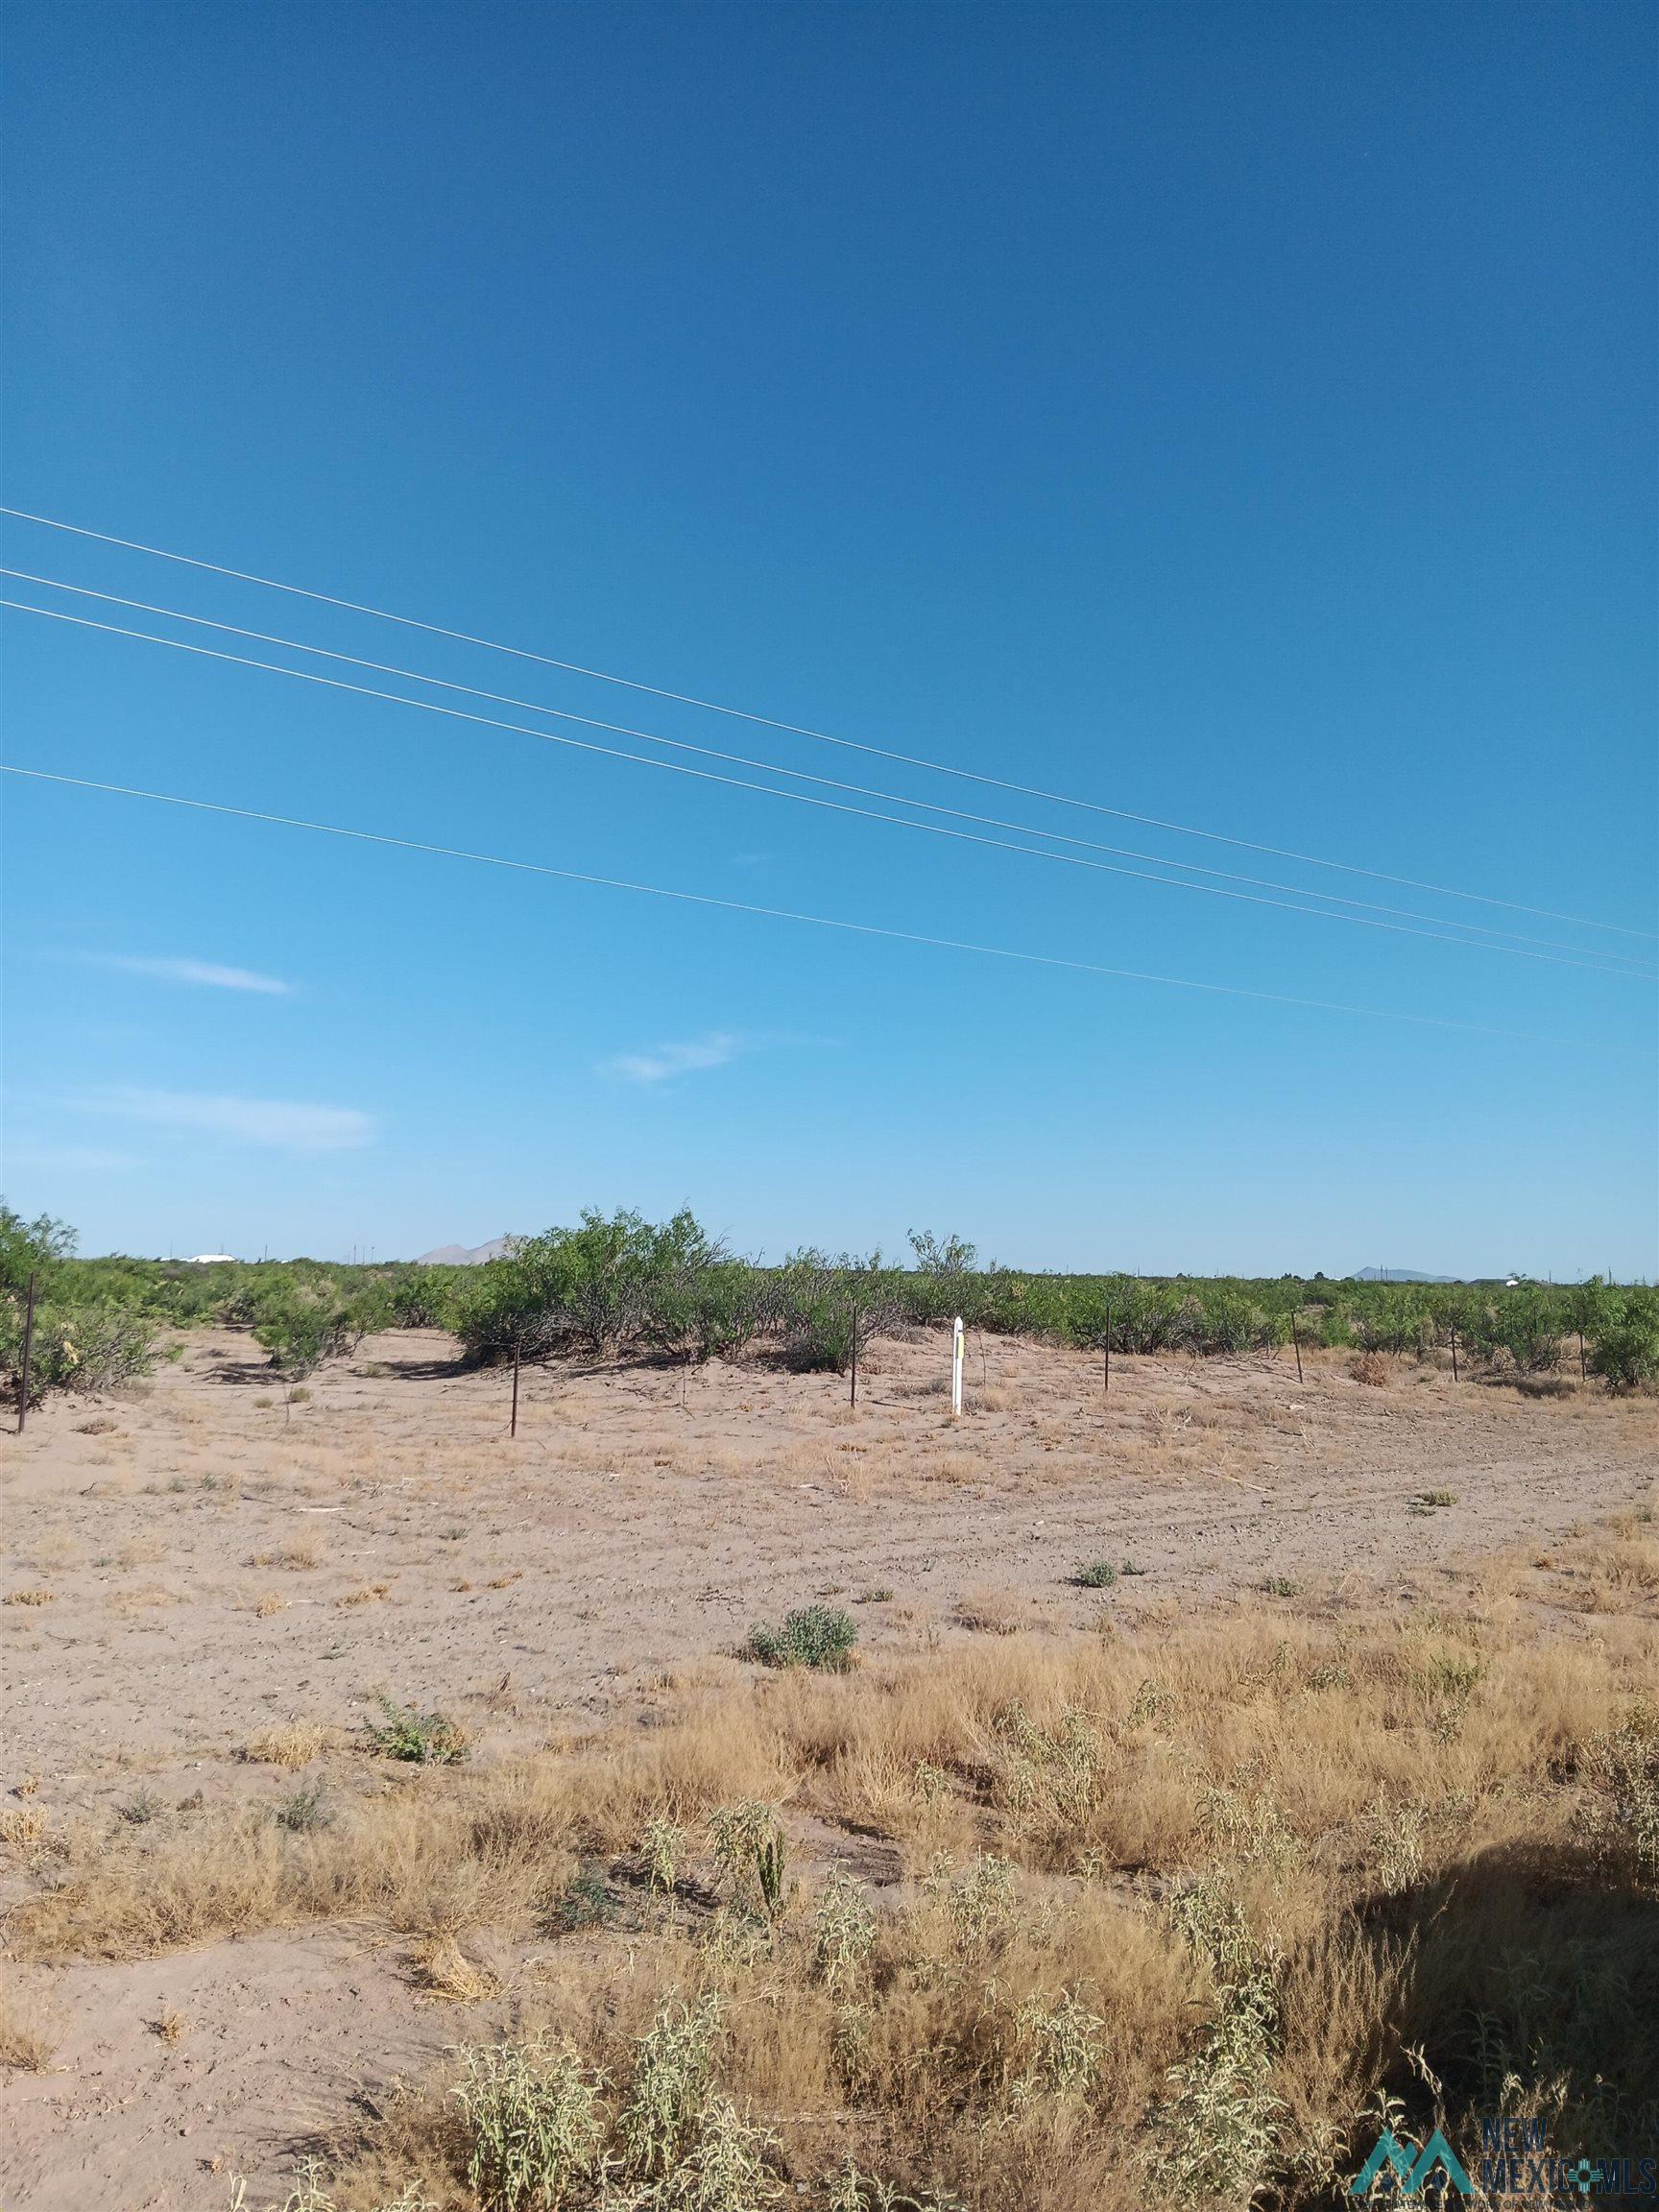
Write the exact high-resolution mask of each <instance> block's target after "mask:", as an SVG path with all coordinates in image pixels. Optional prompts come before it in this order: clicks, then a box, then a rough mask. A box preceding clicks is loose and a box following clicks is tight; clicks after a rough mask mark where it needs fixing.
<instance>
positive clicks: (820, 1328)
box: [777, 1250, 904, 1375]
mask: <svg viewBox="0 0 1659 2212" xmlns="http://www.w3.org/2000/svg"><path fill="white" fill-rule="evenodd" d="M903 1313H904V1309H903V1303H902V1299H901V1297H900V1295H899V1291H898V1287H897V1272H896V1270H895V1269H893V1268H890V1267H884V1266H883V1265H882V1263H881V1256H880V1254H879V1253H872V1254H871V1256H870V1257H869V1259H867V1260H859V1259H854V1258H853V1257H851V1256H850V1255H847V1254H843V1255H842V1257H841V1258H840V1259H838V1260H831V1259H829V1257H828V1256H827V1255H826V1254H825V1253H822V1252H814V1251H811V1250H803V1251H800V1252H795V1253H792V1254H791V1255H790V1256H789V1258H788V1259H787V1260H785V1261H784V1262H783V1265H782V1267H781V1269H780V1270H779V1276H778V1304H777V1326H778V1328H779V1330H780V1332H781V1335H782V1339H783V1343H784V1346H785V1349H786V1351H787V1354H788V1357H789V1360H790V1363H791V1364H792V1365H793V1366H795V1367H798V1368H800V1369H802V1370H803V1371H804V1372H805V1373H821V1372H824V1371H826V1370H828V1371H829V1372H831V1373H834V1374H837V1375H845V1374H846V1372H847V1370H848V1368H849V1367H850V1366H851V1364H852V1361H853V1354H854V1349H856V1351H857V1353H858V1355H859V1357H860V1358H862V1357H863V1355H864V1350H865V1347H866V1346H867V1345H868V1344H869V1342H870V1340H871V1338H872V1337H874V1336H878V1335H880V1334H882V1333H883V1332H885V1331H887V1330H890V1329H892V1328H893V1327H894V1325H895V1324H896V1323H897V1322H899V1321H901V1320H902V1318H903Z"/></svg>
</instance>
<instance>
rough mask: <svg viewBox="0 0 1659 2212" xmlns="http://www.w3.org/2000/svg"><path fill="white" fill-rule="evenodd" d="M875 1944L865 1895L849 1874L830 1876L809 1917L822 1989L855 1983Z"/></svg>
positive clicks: (834, 1988)
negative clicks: (823, 1987) (811, 1915)
mask: <svg viewBox="0 0 1659 2212" xmlns="http://www.w3.org/2000/svg"><path fill="white" fill-rule="evenodd" d="M875 1942H876V1916H875V1914H874V1913H873V1912H872V1911H871V1910H870V1907H869V1905H868V1904H867V1903H866V1902H865V1897H864V1891H863V1889H862V1888H861V1887H860V1886H859V1885H858V1884H857V1883H856V1882H854V1880H853V1878H852V1876H851V1875H850V1874H843V1873H841V1872H840V1871H837V1872H835V1873H833V1874H831V1875H830V1877H829V1881H828V1882H826V1883H825V1885H824V1887H823V1888H822V1890H821V1891H820V1892H819V1896H818V1910H817V1911H816V1912H815V1913H814V1914H813V1917H812V1950H813V1957H814V1959H815V1960H816V1961H817V1965H818V1971H819V1973H820V1974H821V1975H822V1976H823V1978H824V1984H825V1986H826V1987H827V1988H828V1989H830V1990H837V1989H840V1988H842V1987H843V1986H844V1985H846V1984H849V1983H851V1982H854V1981H855V1980H856V1979H857V1976H858V1974H859V1972H860V1970H861V1969H862V1967H863V1965H864V1962H865V1960H867V1959H868V1958H869V1956H870V1953H871V1951H872V1950H873V1949H874V1947H875Z"/></svg>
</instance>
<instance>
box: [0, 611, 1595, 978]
mask: <svg viewBox="0 0 1659 2212" xmlns="http://www.w3.org/2000/svg"><path fill="white" fill-rule="evenodd" d="M0 607H10V608H12V610H13V611H14V612H16V613H20V614H37V615H39V616H41V617H42V618H43V619H44V620H46V621H48V622H66V623H69V624H71V625H72V626H73V627H74V628H76V629H78V630H97V631H102V632H103V633H104V634H105V635H107V636H108V637H129V638H133V639H136V640H137V641H138V642H140V643H142V644H146V645H162V646H165V647H166V648H167V649H168V650H169V651H170V652H174V653H188V654H191V655H193V656H194V657H195V658H196V659H198V660H204V661H226V662H228V664H230V665H231V666H233V667H238V668H257V669H261V670H263V671H264V672H265V673H266V674H268V675H272V676H285V677H287V678H288V679H289V680H290V681H291V682H293V683H297V684H315V685H321V686H322V687H323V688H324V689H325V690H329V691H345V692H349V693H351V694H352V695H354V696H356V697H358V698H363V699H378V700H382V701H384V702H386V703H387V704H388V705H391V706H395V707H410V708H413V709H416V710H417V711H418V712H419V713H422V714H442V715H444V716H445V718H446V719H448V720H450V721H454V722H469V723H473V724H476V725H478V726H479V727H481V728H484V729H489V730H505V731H508V732H510V733H513V734H514V735H516V736H520V737H536V738H539V739H540V740H541V743H543V744H544V745H563V746H565V747H566V748H568V749H569V750H570V751H573V752H578V753H591V754H595V755H597V756H599V757H601V758H604V759H609V760H627V761H630V762H632V763H633V764H634V765H635V766H636V767H641V768H655V769H659V770H661V772H663V773H664V774H667V775H671V776H688V777H691V778H693V779H694V780H695V781H698V782H702V783H718V784H722V785H724V786H726V787H727V788H729V789H732V790H736V791H754V792H757V793H759V794H760V795H761V796H762V797H763V798H768V799H783V800H787V801H789V802H790V803H791V804H792V805H797V806H814V807H817V808H819V809H820V810H822V811H824V812H827V813H831V814H847V815H852V816H855V817H857V818H858V819H860V820H862V821H866V822H882V823H886V824H887V825H888V826H889V827H891V828H894V829H914V830H917V831H919V832H921V833H922V834H924V835H926V836H929V837H949V838H950V839H951V840H952V841H953V842H955V843H957V844H964V845H982V846H985V847H987V848H989V849H991V850H993V851H996V852H1002V853H1020V854H1024V855H1025V857H1026V858H1027V859H1034V860H1049V861H1053V862H1056V863H1058V864H1059V865H1060V866H1062V867H1067V868H1086V869H1088V870H1089V871H1090V872H1091V873H1092V874H1094V875H1101V876H1124V877H1129V878H1133V879H1135V880H1136V881H1138V882H1142V883H1158V884H1161V885H1162V886H1163V887H1164V888H1165V889H1166V890H1170V891H1196V892H1199V893H1202V894H1203V896H1204V897H1206V898H1210V899H1228V900H1232V901H1234V902H1238V903H1239V904H1242V905H1247V906H1272V907H1277V908H1278V909H1280V910H1281V911H1282V912H1285V913H1288V914H1301V915H1308V916H1319V917H1320V918H1322V919H1324V920H1326V921H1332V922H1348V923H1351V924H1353V925H1354V926H1356V927H1358V928H1364V929H1385V930H1387V931H1388V932H1389V933H1390V934H1391V935H1393V936H1398V937H1422V938H1427V939H1431V940H1432V941H1434V942H1436V943H1439V944H1444V945H1461V946H1464V947H1466V948H1468V949H1469V950H1474V951H1479V952H1503V953H1507V954H1508V955H1509V956H1510V957H1511V958H1512V959H1517V960H1534V961H1540V962H1543V963H1544V964H1546V965H1547V966H1550V967H1555V968H1579V969H1587V970H1591V971H1593V972H1594V973H1595V974H1603V975H1621V976H1625V977H1628V976H1630V975H1632V974H1633V973H1634V972H1633V971H1632V970H1629V969H1625V968H1609V967H1605V966H1603V965H1602V964H1600V963H1599V962H1597V961H1594V960H1586V959H1578V958H1570V957H1567V956H1564V955H1562V954H1559V953H1554V952H1533V951H1527V950H1524V949H1523V948H1522V947H1520V946H1511V945H1485V944H1481V943H1480V942H1479V940H1478V939H1475V938H1471V937H1455V936H1453V935H1451V934H1450V933H1449V932H1448V931H1446V930H1444V929H1418V928H1413V927H1412V926H1410V925H1409V924H1407V923H1401V922H1383V921H1378V920H1374V919H1373V918H1372V917H1371V916H1369V915H1363V914H1325V913H1324V912H1323V910H1322V909H1321V908H1319V907H1314V906H1299V905H1296V904H1294V903H1293V902H1291V901H1289V900H1285V899H1268V898H1263V897H1262V896H1261V895H1260V894H1258V893H1255V892H1251V891H1226V890H1223V889H1221V888H1220V887H1219V885H1216V884H1214V883H1183V882H1180V881H1178V880H1177V879H1176V878H1172V877H1168V876H1157V875H1153V874H1151V873H1150V872H1149V871H1147V870H1146V869H1143V868H1124V867H1121V866H1119V865H1118V864H1117V863H1116V862H1113V861H1109V860H1085V859H1083V858H1082V857H1081V856H1080V855H1078V854H1074V853H1047V852H1044V851H1043V850H1042V849H1041V848H1039V847H1037V846H1034V845H1020V844H1016V843H1015V842H1013V840H1011V839H1009V838H1006V837H988V836H985V835H983V834H981V833H980V832H978V831H976V830H970V829H947V828H945V826H944V825H943V824H942V823H938V822H912V821H911V820H909V819H908V817H906V816H904V815H902V814H883V813H881V812H879V811H878V809H876V808H875V807H871V806H854V805H849V804H848V803H847V802H846V801H845V800H838V799H820V798H815V797H814V796H813V795H812V794H811V793H810V792H806V791H780V790H777V789H776V788H774V786H773V785H771V784H769V783H757V782H754V781H750V780H749V779H748V778H746V777H742V776H725V775H721V774H719V773H717V772H716V771H715V770H713V769H709V768H692V767H690V766H688V765H687V764H686V763H685V762H684V761H679V760H654V759H652V758H651V757H650V756H649V755H648V754H643V753H630V752H628V751H627V750H626V749H625V748H623V747H621V746H613V745H600V744H597V743H595V742H594V741H593V740H592V739H590V738H585V737H570V736H566V735H565V733H563V732H562V731H554V730H536V729H532V728H531V727H530V726H529V725H528V724H526V723H522V722H507V721H504V720H502V719H501V718H500V717H499V716H497V715H493V714H473V713H470V712H469V711H468V710H467V709H464V708H460V707H443V706H440V705H439V704H438V702H437V701H436V700H433V699H409V698H405V697H404V696H403V694H402V693H401V692H397V691H382V690H380V689H379V688H378V687H376V686H373V685H366V684H348V683H347V682H346V681H345V680H344V679H343V678H341V677H338V676H319V675H315V674H313V673H312V671H311V670H309V669H306V668H284V667H283V666H282V665H281V664H280V663H279V662H277V661H259V660H255V659H254V658H253V657H252V656H251V655H248V654H242V653H223V652H220V651H219V650H218V649H217V648H216V647H214V646H210V645H192V644H189V643H188V642H186V640H185V639H183V638H181V637H155V636H154V635H153V634H152V633H151V632H149V631H147V630H132V629H128V628H127V627H126V626H125V625H123V624H120V623H115V622H97V621H94V620H93V619H92V618H91V617H90V616H89V615H84V614H67V613H63V612H62V610H61V609H60V608H55V607H35V606H32V605H30V604H29V602H27V601H26V600H21V599H7V598H0Z"/></svg>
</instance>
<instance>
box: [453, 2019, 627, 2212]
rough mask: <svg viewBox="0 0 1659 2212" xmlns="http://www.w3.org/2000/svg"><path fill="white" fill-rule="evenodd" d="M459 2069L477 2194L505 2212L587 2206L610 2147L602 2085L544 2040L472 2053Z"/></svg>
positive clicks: (476, 2048)
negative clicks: (606, 2147) (582, 2202)
mask: <svg viewBox="0 0 1659 2212" xmlns="http://www.w3.org/2000/svg"><path fill="white" fill-rule="evenodd" d="M461 2069H462V2071H461V2080H460V2082H459V2084H458V2085H457V2087H456V2089H455V2097H456V2099H457V2101H458V2103H459V2104H460V2106H461V2111H462V2116H463V2120H464V2123H465V2126H466V2129H467V2134H468V2139H469V2150H468V2158H467V2178H468V2181H469V2183H470V2184H471V2186H472V2188H473V2189H474V2190H476V2191H477V2192H478V2193H479V2195H480V2196H482V2197H483V2198H484V2199H485V2200H487V2202H488V2203H490V2204H491V2205H492V2206H493V2207H498V2208H499V2212H558V2208H559V2207H562V2206H565V2205H571V2204H574V2203H576V2202H577V2201H578V2200H580V2199H585V2198H586V2197H587V2194H588V2191H589V2184H590V2183H591V2182H592V2181H593V2180H594V2178H595V2177H596V2176H597V2175H598V2173H599V2170H600V2161H601V2155H602V2152H603V2147H604V2141H605V2119H604V2113H603V2109H602V2107H601V2104H600V2102H599V2092H600V2087H601V2083H600V2081H599V2080H597V2079H596V2078H593V2077H590V2076H589V2075H588V2074H585V2073H584V2071H583V2069H582V2067H581V2066H580V2064H579V2063H578V2062H577V2060H576V2059H575V2057H574V2056H571V2054H570V2053H568V2052H565V2051H555V2050H553V2049H551V2048H550V2047H549V2045H548V2043H547V2041H546V2038H545V2037H544V2036H537V2037H535V2038H533V2039H532V2040H530V2041H528V2042H523V2043H496V2044H486V2045H478V2044H470V2045H468V2046H466V2047H465V2048H464V2049H463V2050H462V2052H461Z"/></svg>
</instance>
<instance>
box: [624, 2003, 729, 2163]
mask: <svg viewBox="0 0 1659 2212" xmlns="http://www.w3.org/2000/svg"><path fill="white" fill-rule="evenodd" d="M721 2028H722V2010H721V2005H720V2000H719V1998H718V1997H717V1996H715V1995H713V1994H710V1995H709V1996H706V1997H705V1998H704V1999H703V2000H702V2002H701V2003H700V2004H699V2005H698V2006H697V2007H696V2008H695V2009H693V2008H691V2007H690V2006H688V2005H685V2004H681V2003H679V2002H677V2001H670V2002H669V2003H668V2004H666V2005H664V2006H663V2008H662V2009H661V2011H660V2012H659V2013H658V2015H657V2017H656V2019H655V2020H654V2021H653V2022H652V2024H651V2027H650V2029H649V2030H648V2032H646V2033H645V2034H644V2035H643V2036H641V2037H640V2039H639V2042H638V2044H637V2047H636V2050H635V2054H634V2074H633V2080H631V2082H630V2084H629V2090H628V2099H627V2102H626V2104H624V2105H623V2107H622V2111H621V2114H620V2117H619V2119H618V2121H617V2137H618V2140H619V2143H620V2146H621V2152H622V2159H623V2166H624V2171H625V2172H626V2173H627V2174H628V2176H630V2178H632V2179H635V2180H639V2181H656V2180H660V2179H661V2178H663V2177H664V2176H668V2175H670V2174H672V2172H673V2171H674V2169H675V2167H676V2166H678V2165H679V2164H680V2163H681V2162H682V2160H683V2159H684V2158H685V2155H686V2153H687V2152H689V2151H690V2149H691V2147H692V2145H693V2143H694V2141H695V2140H696V2137H697V2134H698V2131H699V2128H700V2125H701V2122H702V2119H703V2113H704V2108H705V2106H706V2105H707V2104H708V2102H709V2087H710V2084H711V2081H712V2079H713V2068H714V2046H715V2043H716V2042H717V2040H718V2039H719V2036H720V2032H721Z"/></svg>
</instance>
